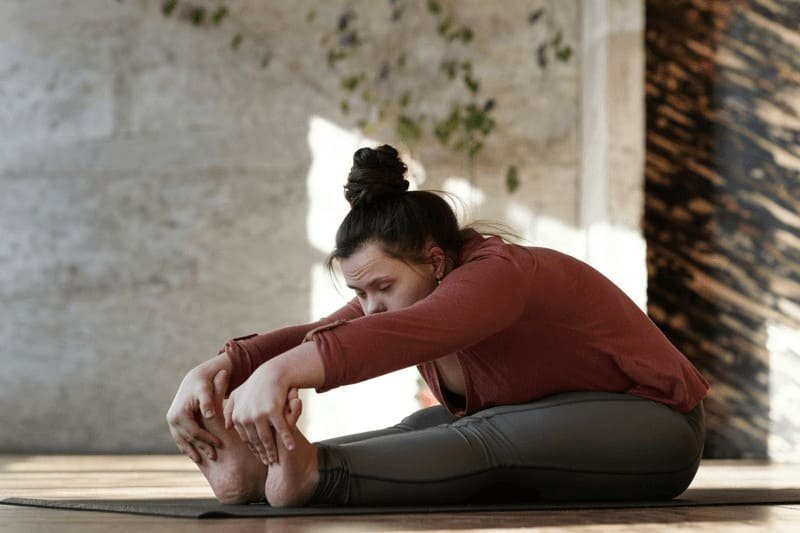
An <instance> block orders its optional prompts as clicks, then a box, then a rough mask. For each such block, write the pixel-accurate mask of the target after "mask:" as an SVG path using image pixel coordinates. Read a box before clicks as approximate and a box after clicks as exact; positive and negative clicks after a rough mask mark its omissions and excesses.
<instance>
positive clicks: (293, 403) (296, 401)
mask: <svg viewBox="0 0 800 533" xmlns="http://www.w3.org/2000/svg"><path fill="white" fill-rule="evenodd" d="M286 409H287V411H288V413H287V415H286V423H287V424H289V425H290V426H292V427H294V426H296V425H297V420H298V419H299V418H300V413H301V412H302V411H303V402H302V400H300V398H292V399H290V400H289V401H288V402H287V403H286Z"/></svg>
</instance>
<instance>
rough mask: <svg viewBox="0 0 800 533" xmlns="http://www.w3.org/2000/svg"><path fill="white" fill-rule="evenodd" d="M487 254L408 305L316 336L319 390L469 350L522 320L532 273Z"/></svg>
mask: <svg viewBox="0 0 800 533" xmlns="http://www.w3.org/2000/svg"><path fill="white" fill-rule="evenodd" d="M487 248H488V249H486V250H484V251H482V253H481V255H480V256H478V257H473V258H471V259H470V260H468V262H466V263H465V264H463V265H460V266H459V267H457V268H455V269H454V270H453V271H452V272H451V273H450V274H449V275H447V276H446V277H445V278H444V280H443V281H442V283H441V285H439V287H437V288H436V290H434V291H433V292H432V293H431V294H430V295H428V296H427V297H425V298H423V299H422V300H419V301H418V302H416V303H414V304H413V305H411V306H409V307H406V308H403V309H398V310H394V311H388V312H385V313H376V314H373V315H368V316H363V317H359V318H355V319H353V320H350V321H348V322H345V323H342V324H338V325H335V326H332V327H327V328H321V329H320V330H319V331H316V332H314V333H312V334H311V335H310V337H311V338H312V339H313V340H314V342H315V344H316V346H317V349H318V351H319V354H320V356H321V359H322V364H323V366H324V383H323V385H322V387H320V388H318V389H317V392H324V391H327V390H330V389H332V388H335V387H338V386H341V385H346V384H350V383H356V382H359V381H363V380H366V379H370V378H373V377H375V376H379V375H382V374H386V373H388V372H392V371H395V370H398V369H400V368H405V367H408V366H412V365H417V364H420V363H423V362H425V361H430V360H432V359H435V358H437V357H441V356H442V355H445V354H447V353H450V352H453V351H457V350H461V349H464V348H467V347H469V346H471V345H473V344H475V343H477V342H479V341H481V340H483V339H485V338H487V337H489V336H491V335H493V334H495V333H497V332H499V331H501V330H503V329H504V328H507V327H508V326H510V325H511V324H513V323H514V322H515V321H516V320H517V319H519V317H520V316H521V315H522V313H523V311H524V310H525V308H526V306H527V304H528V297H529V294H530V283H531V277H530V276H531V269H530V268H529V267H528V268H526V264H525V263H524V261H525V259H523V258H521V256H517V255H514V254H513V253H512V252H511V251H510V250H509V249H508V248H505V247H503V246H500V245H495V246H491V247H489V246H487ZM528 257H529V256H528Z"/></svg>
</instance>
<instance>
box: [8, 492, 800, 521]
mask: <svg viewBox="0 0 800 533" xmlns="http://www.w3.org/2000/svg"><path fill="white" fill-rule="evenodd" d="M0 503H2V504H7V505H27V506H34V507H49V508H53V509H72V510H76V511H104V512H113V513H132V514H144V515H156V516H175V517H182V518H233V517H239V518H241V517H270V516H314V515H366V514H411V513H463V512H482V513H483V512H502V511H543V510H548V511H549V510H559V509H564V510H567V509H573V510H574V509H625V508H642V507H686V506H703V505H778V504H800V489H764V488H736V489H688V490H687V491H686V492H684V493H683V494H681V495H680V497H678V498H676V499H674V500H635V501H613V502H601V501H590V502H574V501H573V502H557V501H551V502H547V501H538V502H531V503H509V504H498V503H486V504H481V503H471V504H463V505H413V506H411V505H398V506H392V507H336V506H313V507H286V508H272V507H270V506H269V505H267V504H265V503H260V504H259V503H253V504H249V505H225V504H222V503H219V502H218V501H217V500H216V499H213V498H193V499H180V498H171V499H147V500H142V499H137V500H97V499H93V500H39V499H34V498H6V499H4V500H0Z"/></svg>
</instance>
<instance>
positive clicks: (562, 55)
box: [556, 46, 572, 63]
mask: <svg viewBox="0 0 800 533" xmlns="http://www.w3.org/2000/svg"><path fill="white" fill-rule="evenodd" d="M571 55H572V48H570V47H569V46H565V47H564V48H561V49H560V50H558V51H556V57H557V58H558V59H559V60H560V61H562V62H565V63H566V62H567V61H569V58H570V56H571Z"/></svg>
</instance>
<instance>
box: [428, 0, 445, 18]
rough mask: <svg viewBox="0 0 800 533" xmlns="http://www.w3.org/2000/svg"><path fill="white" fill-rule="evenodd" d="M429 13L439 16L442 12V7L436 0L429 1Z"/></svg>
mask: <svg viewBox="0 0 800 533" xmlns="http://www.w3.org/2000/svg"><path fill="white" fill-rule="evenodd" d="M428 12H429V13H432V14H434V15H438V14H439V13H441V12H442V6H441V5H439V2H437V1H436V0H428Z"/></svg>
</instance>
